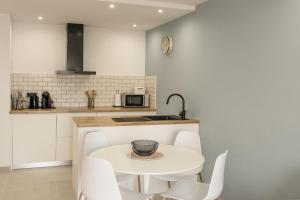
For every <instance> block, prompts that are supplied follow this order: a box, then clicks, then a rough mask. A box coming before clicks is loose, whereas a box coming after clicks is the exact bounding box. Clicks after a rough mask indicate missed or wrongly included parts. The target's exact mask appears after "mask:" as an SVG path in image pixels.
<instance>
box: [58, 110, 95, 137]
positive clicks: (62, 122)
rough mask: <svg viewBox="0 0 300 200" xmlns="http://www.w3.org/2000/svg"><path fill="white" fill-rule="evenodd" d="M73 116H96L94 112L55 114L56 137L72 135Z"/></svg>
mask: <svg viewBox="0 0 300 200" xmlns="http://www.w3.org/2000/svg"><path fill="white" fill-rule="evenodd" d="M73 117H96V113H62V114H57V137H72V133H73V131H72V130H73V120H72V118H73Z"/></svg>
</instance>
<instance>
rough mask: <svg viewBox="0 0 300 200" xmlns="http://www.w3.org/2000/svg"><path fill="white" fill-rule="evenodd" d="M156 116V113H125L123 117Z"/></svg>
mask: <svg viewBox="0 0 300 200" xmlns="http://www.w3.org/2000/svg"><path fill="white" fill-rule="evenodd" d="M149 115H156V112H126V113H125V116H149Z"/></svg>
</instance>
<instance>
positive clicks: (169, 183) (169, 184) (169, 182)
mask: <svg viewBox="0 0 300 200" xmlns="http://www.w3.org/2000/svg"><path fill="white" fill-rule="evenodd" d="M168 186H169V189H170V188H171V181H168Z"/></svg>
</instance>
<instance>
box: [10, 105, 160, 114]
mask: <svg viewBox="0 0 300 200" xmlns="http://www.w3.org/2000/svg"><path fill="white" fill-rule="evenodd" d="M155 111H156V109H154V108H121V107H112V106H100V107H95V108H87V107H57V108H54V109H23V110H11V111H10V114H43V113H80V112H155Z"/></svg>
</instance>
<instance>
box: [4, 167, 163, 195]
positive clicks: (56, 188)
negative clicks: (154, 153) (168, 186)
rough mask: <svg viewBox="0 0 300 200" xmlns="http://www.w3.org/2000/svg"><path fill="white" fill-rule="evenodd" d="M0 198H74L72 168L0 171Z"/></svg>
mask: <svg viewBox="0 0 300 200" xmlns="http://www.w3.org/2000/svg"><path fill="white" fill-rule="evenodd" d="M155 199H156V200H160V198H155ZM0 200H76V198H75V196H74V192H73V188H72V168H71V167H51V168H38V169H26V170H14V171H12V172H0Z"/></svg>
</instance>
